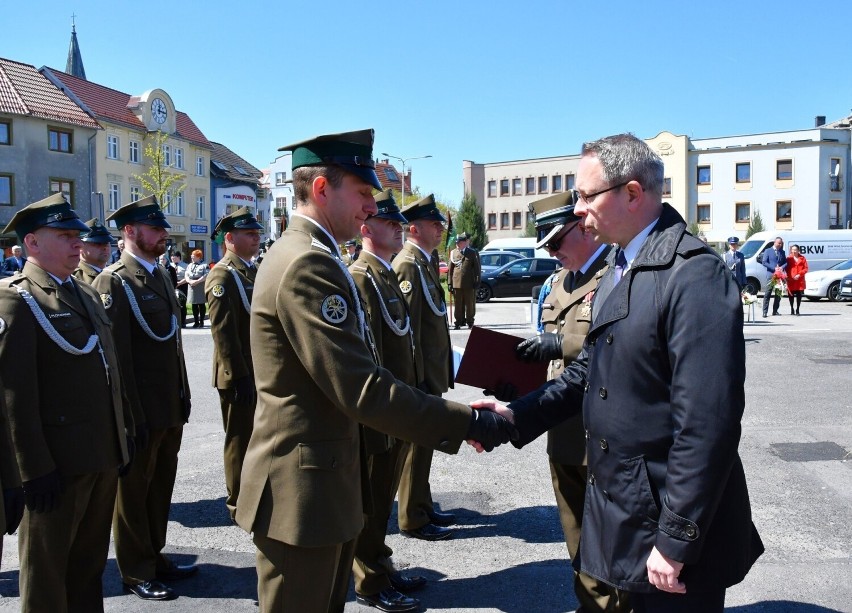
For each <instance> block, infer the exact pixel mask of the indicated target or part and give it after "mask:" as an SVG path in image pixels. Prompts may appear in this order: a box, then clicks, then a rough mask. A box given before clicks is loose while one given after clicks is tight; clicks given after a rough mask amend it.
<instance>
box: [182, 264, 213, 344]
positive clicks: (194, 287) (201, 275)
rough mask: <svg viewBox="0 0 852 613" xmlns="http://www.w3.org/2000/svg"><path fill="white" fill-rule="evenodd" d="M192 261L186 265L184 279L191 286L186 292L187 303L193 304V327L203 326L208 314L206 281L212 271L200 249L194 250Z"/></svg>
mask: <svg viewBox="0 0 852 613" xmlns="http://www.w3.org/2000/svg"><path fill="white" fill-rule="evenodd" d="M190 257H191V258H192V262H191V263H190V265H189V266H187V267H186V273H185V274H184V279H185V280H186V284H187V287H188V288H189V289H188V291H187V294H186V301H187V303H189V304H191V305H192V319H193V322H194V323H193V324H192V327H193V328H203V327H204V318H205V317H206V316H207V297H206V296H205V295H204V281H205V277H206V276H207V273H209V272H210V269H209V268H208V266H207V264H205V263H204V254H203V253H202V252H201V250H200V249H196V250H195V251H193V252H192V254H191V256H190Z"/></svg>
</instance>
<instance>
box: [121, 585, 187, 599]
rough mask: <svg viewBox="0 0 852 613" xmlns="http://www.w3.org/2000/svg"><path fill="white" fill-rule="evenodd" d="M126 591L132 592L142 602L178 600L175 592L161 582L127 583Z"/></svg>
mask: <svg viewBox="0 0 852 613" xmlns="http://www.w3.org/2000/svg"><path fill="white" fill-rule="evenodd" d="M124 591H125V592H132V593H133V594H136V595H137V596H139V598H141V599H142V600H174V599H175V598H177V594H175V593H174V590H172V589H171V588H170V587H168V586H166V585H163V584H162V583H160V582H159V581H144V582H142V583H137V584H135V585H131V584H129V583H125V584H124Z"/></svg>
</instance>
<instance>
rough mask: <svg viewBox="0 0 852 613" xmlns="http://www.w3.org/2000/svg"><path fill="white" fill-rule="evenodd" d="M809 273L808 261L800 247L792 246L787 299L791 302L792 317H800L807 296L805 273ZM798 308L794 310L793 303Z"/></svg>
mask: <svg viewBox="0 0 852 613" xmlns="http://www.w3.org/2000/svg"><path fill="white" fill-rule="evenodd" d="M807 272H808V260H807V259H806V258H805V256H803V255H802V254H801V252H800V251H799V246H798V245H790V255H789V256H787V299H788V300H789V301H790V315H794V314H795V315H800V314H801V313H799V307H801V306H802V296H804V294H805V273H807ZM794 300H795V302H796V308H795V310H794V309H793V301H794Z"/></svg>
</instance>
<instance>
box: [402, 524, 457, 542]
mask: <svg viewBox="0 0 852 613" xmlns="http://www.w3.org/2000/svg"><path fill="white" fill-rule="evenodd" d="M401 532H402V534H403V536H407V537H410V538H415V539H421V540H424V541H443V540H444V539H448V538H450V537H451V536H452V535H453V531H452V530H450V529H449V528H443V527H441V526H436V525H435V524H426V525H425V526H420V527H419V528H415V529H414V530H401Z"/></svg>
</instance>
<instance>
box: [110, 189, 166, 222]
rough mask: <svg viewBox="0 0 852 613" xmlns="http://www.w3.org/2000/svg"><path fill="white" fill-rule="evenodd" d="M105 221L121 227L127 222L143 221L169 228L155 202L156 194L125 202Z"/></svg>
mask: <svg viewBox="0 0 852 613" xmlns="http://www.w3.org/2000/svg"><path fill="white" fill-rule="evenodd" d="M106 220H107V221H114V222H115V225H116V226H118V227H119V228H123V227H124V226H126V225H127V224H129V223H144V224H146V225H148V226H157V227H158V228H171V227H172V226H171V224H169V222H168V221H166V216H165V215H163V211H162V209H161V208H160V205H159V203H158V202H157V198H156V196H154V195H153V194H152V195H151V196H148V197H146V198H142V200H137V201H136V202H131V203H130V204H125V205H124V206H123V207H121V208H120V209H118V210H117V211H115V212H114V213H112V214H110V215H109V216H108V217H107V218H106Z"/></svg>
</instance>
